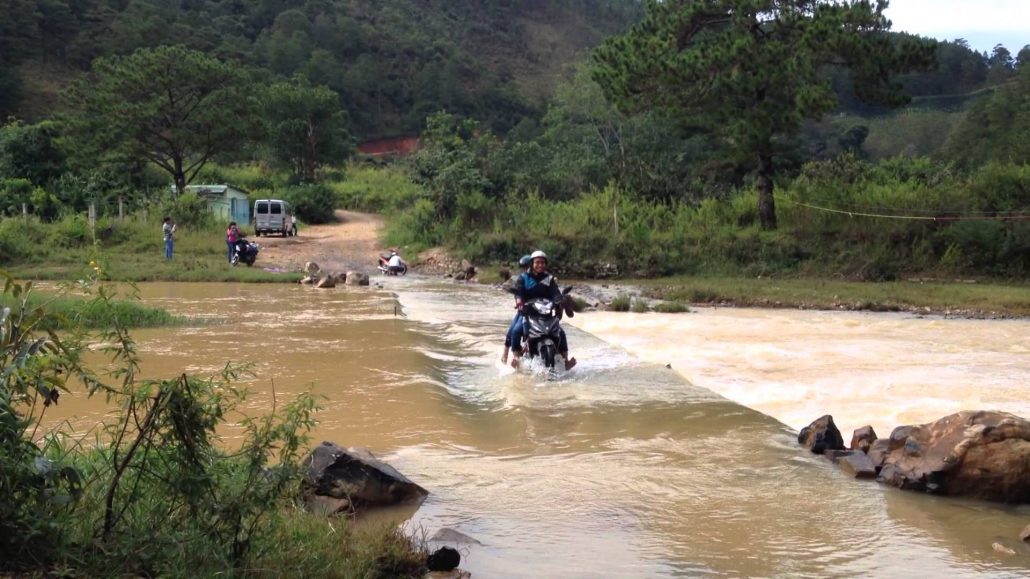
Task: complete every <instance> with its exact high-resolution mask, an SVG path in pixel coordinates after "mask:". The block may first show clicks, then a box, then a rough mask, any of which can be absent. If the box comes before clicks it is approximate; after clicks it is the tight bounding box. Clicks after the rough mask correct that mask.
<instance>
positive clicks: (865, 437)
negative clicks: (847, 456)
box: [851, 426, 876, 453]
mask: <svg viewBox="0 0 1030 579" xmlns="http://www.w3.org/2000/svg"><path fill="white" fill-rule="evenodd" d="M875 440H876V431H875V430H873V427H872V426H863V427H862V428H859V429H858V430H855V433H854V434H852V435H851V449H852V450H861V451H862V452H865V453H868V452H869V447H870V446H872V444H873V441H875Z"/></svg>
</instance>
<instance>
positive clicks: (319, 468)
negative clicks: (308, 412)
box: [302, 442, 429, 514]
mask: <svg viewBox="0 0 1030 579" xmlns="http://www.w3.org/2000/svg"><path fill="white" fill-rule="evenodd" d="M304 466H305V468H306V469H307V472H306V473H305V475H304V480H303V482H302V487H303V494H304V501H305V503H306V504H307V506H308V508H309V509H310V510H312V511H316V512H323V513H326V514H334V513H340V512H354V511H357V510H359V509H363V508H369V507H385V506H390V505H398V504H419V503H421V502H422V501H423V500H424V499H425V498H426V496H427V495H428V494H429V491H427V490H426V489H424V488H422V487H420V486H418V485H417V484H415V483H413V482H411V481H410V480H408V478H406V477H405V476H404V475H402V474H401V473H399V472H397V470H396V469H394V468H393V467H392V466H390V465H388V464H386V463H385V462H382V461H381V460H379V459H377V458H376V457H375V456H373V455H372V453H371V452H369V450H368V449H367V448H361V447H356V448H343V447H341V446H338V445H336V444H334V443H332V442H323V443H322V444H321V445H319V446H318V447H317V448H315V449H314V450H313V451H311V455H310V456H308V458H307V459H305V462H304Z"/></svg>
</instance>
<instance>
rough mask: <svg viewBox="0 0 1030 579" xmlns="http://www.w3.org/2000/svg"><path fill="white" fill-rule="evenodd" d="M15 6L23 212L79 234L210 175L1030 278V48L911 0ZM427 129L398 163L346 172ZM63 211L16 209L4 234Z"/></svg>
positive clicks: (2, 91) (8, 39) (5, 57)
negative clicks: (952, 35)
mask: <svg viewBox="0 0 1030 579" xmlns="http://www.w3.org/2000/svg"><path fill="white" fill-rule="evenodd" d="M2 1H3V5H2V7H3V8H4V10H5V18H4V19H3V20H2V21H0V114H4V115H13V117H14V119H13V120H8V121H7V122H6V123H5V124H4V125H3V126H0V215H4V216H7V217H11V216H17V215H21V214H28V215H29V216H30V217H32V218H35V219H38V220H39V221H40V223H41V224H49V223H51V222H59V223H65V222H67V223H68V226H67V227H68V229H69V230H74V232H75V235H74V236H73V237H74V238H75V239H77V240H82V239H84V238H85V227H84V226H83V224H82V223H81V221H82V215H83V213H84V212H85V211H86V208H87V207H88V206H89V205H90V204H93V205H95V206H96V207H97V210H98V211H99V212H100V213H101V215H108V216H109V215H112V214H115V213H116V212H117V210H118V208H119V207H123V206H124V207H128V209H129V211H134V210H138V211H140V212H144V213H145V212H147V211H158V210H160V211H162V212H165V211H168V212H172V213H176V212H179V213H182V214H188V215H190V216H191V218H193V219H197V220H199V219H201V218H202V217H203V214H204V211H203V202H202V201H201V200H198V199H196V198H195V196H194V197H192V198H191V196H189V195H183V194H182V193H183V191H184V190H185V188H186V186H187V185H188V184H189V183H191V182H195V181H196V180H205V181H209V182H225V181H231V182H234V183H236V184H238V185H241V186H244V187H245V188H247V189H248V190H250V191H251V192H252V193H253V194H255V195H266V196H269V195H274V196H281V197H284V198H287V199H290V200H291V201H293V202H294V204H295V205H296V206H298V207H302V208H305V216H304V217H305V219H306V220H308V221H317V220H324V219H329V218H331V217H332V211H331V210H332V207H333V206H334V205H337V206H339V205H343V206H347V207H350V208H363V209H367V210H371V211H379V212H384V213H388V214H389V215H390V216H391V223H392V225H391V227H392V228H393V233H392V234H391V235H392V238H391V239H392V241H393V242H394V243H396V244H401V245H408V246H409V247H411V248H413V249H417V248H422V247H427V246H430V245H447V246H450V247H451V248H452V249H455V250H457V251H459V252H461V253H462V254H463V255H464V256H466V257H469V258H472V259H478V260H505V259H509V258H510V257H511V256H512V255H516V254H521V253H522V252H524V251H523V250H524V248H525V246H527V245H532V246H538V247H545V248H547V249H548V250H549V251H550V252H552V253H555V254H556V255H557V256H559V257H560V258H562V259H563V261H565V262H566V263H568V262H577V263H580V264H587V265H583V267H581V268H578V269H579V271H581V272H582V273H584V274H586V275H590V274H591V272H592V266H591V265H589V264H591V263H597V262H601V261H605V262H610V263H614V264H616V265H617V266H618V267H619V269H620V271H631V272H640V273H642V274H646V275H653V274H664V273H683V272H696V273H706V272H731V273H733V272H736V273H739V272H742V271H743V272H746V273H751V272H758V273H762V272H768V271H774V272H790V273H804V272H816V273H828V272H831V273H833V275H845V276H855V277H860V278H862V279H886V278H891V277H896V276H897V275H900V274H902V273H904V272H907V271H918V272H931V273H933V272H938V273H962V274H968V273H972V274H983V275H997V276H1008V277H1020V276H1025V275H1027V272H1030V176H1028V172H1027V163H1028V162H1030V145H1028V143H1030V139H1027V138H1026V135H1027V134H1030V101H1028V100H1027V97H1026V95H1027V94H1030V90H1028V86H1030V85H1028V83H1030V47H1021V48H1018V49H1017V48H1016V47H1005V46H1001V45H998V46H995V47H994V48H993V50H991V51H990V52H989V53H988V52H977V51H976V50H973V49H971V48H970V47H969V46H968V45H967V44H966V43H965V42H964V41H962V40H961V39H954V40H948V41H933V40H932V39H923V38H919V37H915V36H912V35H908V34H904V33H897V32H892V31H890V30H889V25H888V22H887V20H886V18H885V17H884V16H883V14H882V13H881V9H882V3H876V4H875V5H873V4H869V3H863V2H856V3H838V2H830V1H828V0H821V1H818V2H814V3H813V2H810V1H808V0H775V1H773V0H717V1H714V2H712V3H711V6H709V9H710V10H709V9H705V10H702V8H703V7H704V6H708V4H707V3H706V4H704V6H702V4H701V3H695V2H686V1H678V2H642V1H640V0H307V1H305V2H301V1H297V0H261V1H258V2H245V1H242V0H235V1H216V0H76V1H72V0H35V1H29V0H2ZM786 5H789V6H793V7H794V9H793V10H780V9H779V8H777V7H782V6H786ZM774 8H775V9H774ZM706 10H707V11H706ZM712 11H714V12H712ZM709 12H711V13H718V15H719V17H714V16H712V15H711V14H710V13H709ZM811 38H821V39H823V41H821V42H816V43H813V42H811ZM1028 40H1030V39H1028ZM787 61H789V62H791V66H789V67H788V66H783V63H784V62H787ZM401 135H404V136H409V135H418V136H419V137H420V143H421V149H420V150H419V151H418V152H417V154H415V155H414V156H413V157H412V158H410V159H406V160H403V161H402V162H399V163H397V164H396V165H394V166H392V167H390V168H389V169H388V170H386V172H387V173H389V175H388V176H386V177H382V176H379V177H374V178H371V177H368V175H367V174H364V173H362V172H361V171H358V170H356V169H359V168H357V167H355V166H354V165H353V164H352V165H350V166H347V167H345V164H346V163H347V162H348V160H350V159H354V156H353V152H354V145H355V144H356V143H359V142H361V141H366V140H371V139H376V138H380V137H393V136H401ZM358 160H359V161H360V160H361V159H360V157H359V158H358ZM348 171H349V172H350V173H349V174H348V173H347V172H348ZM354 173H358V174H361V175H363V177H362V178H368V180H367V181H360V180H359V181H356V182H350V183H348V182H346V180H347V179H348V178H350V177H349V175H353V174H354ZM398 176H400V178H401V180H404V181H405V182H406V184H405V185H403V186H402V185H400V184H399V181H398ZM371 183H376V184H375V185H372V184H371ZM172 188H174V191H175V193H174V194H171V191H172ZM755 201H758V203H757V204H756V203H755ZM777 207H779V211H778V210H777ZM859 214H863V215H868V216H869V217H866V218H864V219H862V220H855V219H853V217H854V216H855V215H859ZM778 216H779V217H785V218H786V219H787V221H786V222H785V223H784V222H782V221H779V220H778V219H779V217H778ZM76 220H78V221H76ZM5 228H6V229H5ZM45 229H46V228H45V227H42V228H41V229H39V230H38V231H37V233H38V235H37V236H36V237H35V238H34V239H36V241H26V240H27V239H28V237H26V236H25V235H24V232H25V231H26V226H25V225H24V224H21V223H18V224H16V223H13V221H12V220H8V221H2V220H0V250H2V252H0V253H5V254H6V255H7V256H18V257H17V259H20V260H26V259H36V256H35V253H34V252H35V251H36V249H35V248H37V247H39V246H40V245H45V244H46V243H47V242H46V239H47V237H46V235H48V234H46V233H45ZM827 240H829V241H827ZM61 243H63V242H61ZM61 243H58V244H57V245H60V244H61ZM69 243H70V242H69Z"/></svg>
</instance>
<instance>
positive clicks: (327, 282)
mask: <svg viewBox="0 0 1030 579" xmlns="http://www.w3.org/2000/svg"><path fill="white" fill-rule="evenodd" d="M315 287H316V288H319V289H329V288H334V287H336V277H335V276H334V275H333V274H329V275H327V276H325V277H323V278H322V279H320V280H318V283H316V284H315Z"/></svg>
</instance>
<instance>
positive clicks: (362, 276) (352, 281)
mask: <svg viewBox="0 0 1030 579" xmlns="http://www.w3.org/2000/svg"><path fill="white" fill-rule="evenodd" d="M344 283H346V284H347V285H368V274H367V273H363V272H360V271H348V272H347V278H346V281H345V282H344Z"/></svg>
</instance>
